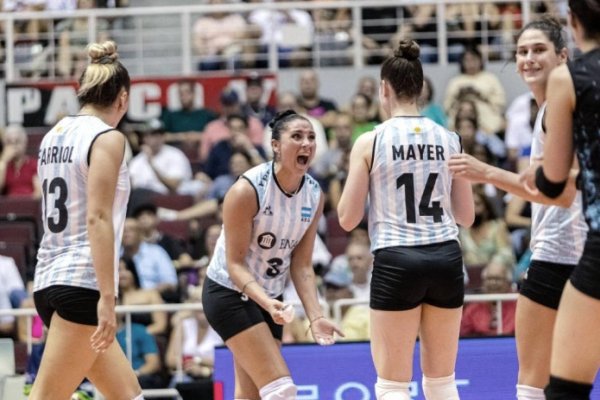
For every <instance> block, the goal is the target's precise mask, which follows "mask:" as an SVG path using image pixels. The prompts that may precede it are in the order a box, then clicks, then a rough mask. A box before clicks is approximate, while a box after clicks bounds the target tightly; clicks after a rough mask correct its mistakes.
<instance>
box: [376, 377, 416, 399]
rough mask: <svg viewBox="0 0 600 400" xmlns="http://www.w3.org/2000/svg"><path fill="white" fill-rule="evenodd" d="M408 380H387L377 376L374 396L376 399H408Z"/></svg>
mask: <svg viewBox="0 0 600 400" xmlns="http://www.w3.org/2000/svg"><path fill="white" fill-rule="evenodd" d="M409 386H410V383H409V382H395V381H388V380H387V379H383V378H380V377H377V383H376V384H375V396H376V397H377V400H410V390H409V389H408V388H409Z"/></svg>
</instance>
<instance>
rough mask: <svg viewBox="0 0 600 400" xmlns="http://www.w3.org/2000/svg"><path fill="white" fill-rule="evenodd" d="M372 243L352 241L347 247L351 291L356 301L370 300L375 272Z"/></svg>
mask: <svg viewBox="0 0 600 400" xmlns="http://www.w3.org/2000/svg"><path fill="white" fill-rule="evenodd" d="M369 247H370V243H368V242H366V241H359V240H352V241H350V242H349V243H348V246H347V247H346V258H347V260H348V267H349V268H350V272H351V273H352V283H351V284H350V290H351V291H352V296H353V297H354V298H355V299H368V298H369V293H370V285H371V272H372V270H373V255H372V254H371V251H370V248H369Z"/></svg>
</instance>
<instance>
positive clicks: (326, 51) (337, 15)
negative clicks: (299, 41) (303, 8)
mask: <svg viewBox="0 0 600 400" xmlns="http://www.w3.org/2000/svg"><path fill="white" fill-rule="evenodd" d="M313 1H320V0H313ZM328 1H329V2H335V0H328ZM311 14H312V17H313V21H314V25H315V51H318V53H319V58H318V64H317V63H315V65H317V66H319V67H323V66H340V65H351V64H352V51H351V50H352V49H351V46H352V39H353V37H352V13H351V10H350V8H334V9H331V8H325V7H319V8H315V9H313V10H311Z"/></svg>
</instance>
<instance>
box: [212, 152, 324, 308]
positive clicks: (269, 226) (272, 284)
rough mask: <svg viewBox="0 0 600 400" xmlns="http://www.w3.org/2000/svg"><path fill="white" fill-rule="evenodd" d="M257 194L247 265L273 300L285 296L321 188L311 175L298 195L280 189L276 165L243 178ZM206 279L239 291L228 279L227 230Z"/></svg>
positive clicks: (223, 234)
mask: <svg viewBox="0 0 600 400" xmlns="http://www.w3.org/2000/svg"><path fill="white" fill-rule="evenodd" d="M240 179H246V180H248V182H250V184H251V185H252V187H253V188H254V190H255V191H256V200H257V203H258V213H257V214H256V215H255V216H254V220H253V224H252V239H251V241H250V247H249V249H248V252H247V254H246V258H245V261H246V265H247V266H248V268H249V269H250V271H251V272H252V275H253V276H254V279H255V280H256V282H258V284H259V285H261V286H262V287H263V289H264V290H265V292H266V293H267V294H268V295H269V296H270V297H272V298H274V297H277V296H279V295H281V294H282V293H283V290H284V288H285V283H286V279H287V276H288V273H289V268H290V261H291V255H292V252H293V250H294V248H295V247H296V245H297V244H298V243H299V242H300V240H302V238H303V237H304V234H305V232H306V230H307V229H308V227H309V226H310V224H311V223H312V221H313V220H314V218H315V215H316V213H317V211H318V209H319V202H320V199H321V188H320V186H319V184H318V183H317V181H316V180H314V179H313V178H312V177H311V176H310V175H308V174H306V175H304V178H303V180H302V183H301V187H300V189H299V190H298V192H297V193H296V194H295V195H292V196H290V195H287V194H286V193H284V191H283V190H282V189H281V188H280V186H279V184H278V182H277V178H276V176H275V171H274V165H273V162H267V163H263V164H261V165H258V166H256V167H254V168H252V169H250V170H249V171H247V172H246V173H244V174H243V175H242V177H241V178H240ZM207 276H208V277H209V278H210V279H212V280H213V281H215V282H217V283H218V284H220V285H222V286H225V287H227V288H230V289H234V290H238V291H239V290H240V289H241V288H237V287H236V286H235V285H234V284H233V282H232V281H231V279H230V277H229V273H228V270H227V259H226V254H225V230H222V231H221V235H220V236H219V239H218V240H217V245H216V248H215V253H214V255H213V258H212V260H211V262H210V264H209V266H208V271H207Z"/></svg>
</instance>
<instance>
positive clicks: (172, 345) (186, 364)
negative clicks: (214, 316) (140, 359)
mask: <svg viewBox="0 0 600 400" xmlns="http://www.w3.org/2000/svg"><path fill="white" fill-rule="evenodd" d="M199 296H200V291H197V292H196V293H195V294H193V295H192V297H191V298H190V300H189V301H193V302H199V301H200V297H199ZM172 324H173V330H172V331H171V335H170V336H169V344H168V346H167V354H166V356H165V363H166V365H167V367H168V368H169V369H171V371H173V372H175V371H176V370H177V369H178V367H179V366H180V365H181V367H182V371H183V374H184V375H183V376H177V375H175V378H176V380H177V381H178V382H181V381H183V382H189V381H191V380H194V379H202V378H209V377H210V376H211V375H212V372H213V367H214V357H215V354H214V350H215V346H222V345H223V341H222V340H221V337H220V336H219V335H218V334H217V333H216V332H215V331H214V330H213V328H212V327H211V326H210V325H209V324H208V321H207V320H206V317H205V315H204V311H202V310H194V311H192V312H189V311H181V312H179V313H177V314H175V315H174V316H173V318H172Z"/></svg>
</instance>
